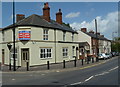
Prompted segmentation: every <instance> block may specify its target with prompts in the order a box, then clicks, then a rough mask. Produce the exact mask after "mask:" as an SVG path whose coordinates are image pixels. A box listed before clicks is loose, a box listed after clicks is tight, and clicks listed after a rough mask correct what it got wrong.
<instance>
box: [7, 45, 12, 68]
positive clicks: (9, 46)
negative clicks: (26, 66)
mask: <svg viewBox="0 0 120 87" xmlns="http://www.w3.org/2000/svg"><path fill="white" fill-rule="evenodd" d="M7 47H8V49H9V70H11V55H10V54H11V51H10V50H11V48H12V45H11V44H10V43H8V44H7Z"/></svg>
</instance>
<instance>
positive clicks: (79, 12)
mask: <svg viewBox="0 0 120 87" xmlns="http://www.w3.org/2000/svg"><path fill="white" fill-rule="evenodd" d="M43 5H44V3H43V2H16V3H15V14H25V16H26V17H28V16H30V15H32V14H37V15H42V14H43V11H42V8H43ZM49 6H50V17H51V19H54V20H55V19H56V15H55V14H56V12H58V9H59V8H61V10H62V13H63V15H62V17H63V22H65V23H69V24H70V26H71V27H72V28H73V29H76V30H80V29H81V28H83V27H84V28H87V31H89V30H95V25H94V20H95V19H96V20H97V24H98V31H99V32H100V33H101V34H104V36H105V37H107V38H108V39H112V34H114V36H117V33H113V32H117V31H118V2H49ZM12 16H13V15H12V2H2V27H6V26H8V25H10V24H12V18H13V17H12Z"/></svg>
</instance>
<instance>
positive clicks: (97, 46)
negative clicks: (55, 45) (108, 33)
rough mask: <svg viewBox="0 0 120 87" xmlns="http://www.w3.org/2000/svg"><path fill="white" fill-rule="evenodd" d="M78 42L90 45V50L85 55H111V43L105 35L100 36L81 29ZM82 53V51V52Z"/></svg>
mask: <svg viewBox="0 0 120 87" xmlns="http://www.w3.org/2000/svg"><path fill="white" fill-rule="evenodd" d="M78 33H79V34H78V41H79V42H86V43H88V44H89V45H88V48H89V49H88V50H87V51H84V52H83V53H85V54H87V55H97V52H98V53H110V52H111V41H110V40H108V39H107V38H105V37H104V35H100V33H99V32H97V37H96V33H95V32H94V31H92V30H91V31H89V32H88V31H87V28H81V30H79V31H78ZM80 52H81V51H80Z"/></svg>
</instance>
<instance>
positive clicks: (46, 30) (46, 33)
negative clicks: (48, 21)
mask: <svg viewBox="0 0 120 87" xmlns="http://www.w3.org/2000/svg"><path fill="white" fill-rule="evenodd" d="M43 40H48V29H44V30H43Z"/></svg>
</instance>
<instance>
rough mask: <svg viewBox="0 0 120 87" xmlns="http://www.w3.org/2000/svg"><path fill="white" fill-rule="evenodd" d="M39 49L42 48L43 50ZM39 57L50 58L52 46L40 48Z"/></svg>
mask: <svg viewBox="0 0 120 87" xmlns="http://www.w3.org/2000/svg"><path fill="white" fill-rule="evenodd" d="M41 50H43V52H42V51H41ZM48 50H49V51H48ZM48 55H49V56H48ZM50 55H51V56H50ZM40 58H41V59H47V58H52V48H40Z"/></svg>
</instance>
